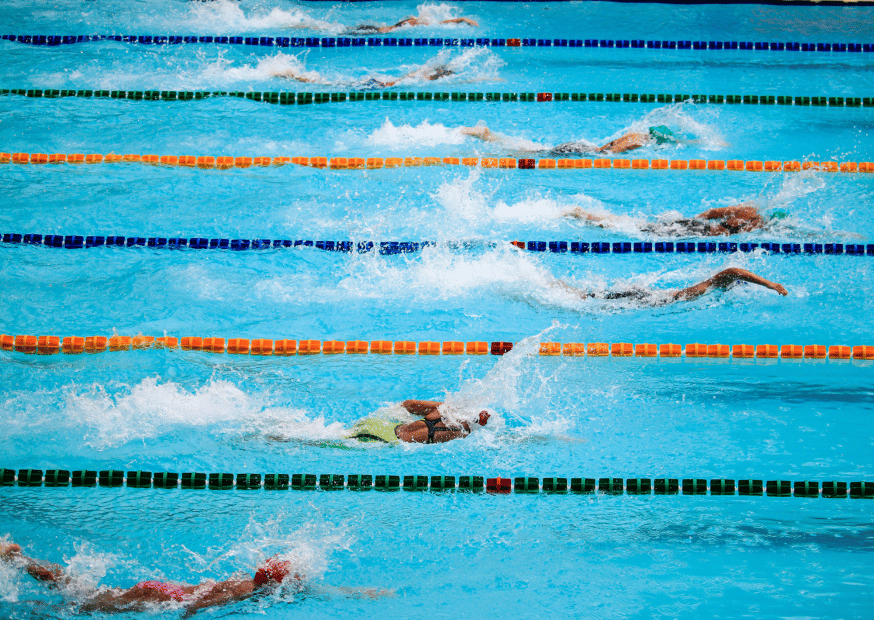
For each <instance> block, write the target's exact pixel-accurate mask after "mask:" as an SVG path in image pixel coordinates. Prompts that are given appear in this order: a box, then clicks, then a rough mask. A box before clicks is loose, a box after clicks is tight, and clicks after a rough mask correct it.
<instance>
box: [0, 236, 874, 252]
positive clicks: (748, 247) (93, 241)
mask: <svg viewBox="0 0 874 620" xmlns="http://www.w3.org/2000/svg"><path fill="white" fill-rule="evenodd" d="M0 240H2V243H5V244H13V245H14V244H25V245H37V246H42V247H48V248H63V249H67V250H80V249H86V248H99V247H114V248H150V249H156V250H184V249H186V248H188V249H191V250H233V251H244V250H268V249H278V248H310V247H312V248H315V249H317V250H324V251H327V252H357V253H359V254H363V253H367V252H371V251H374V250H376V251H378V252H379V253H380V254H386V255H392V254H411V253H415V252H418V251H420V250H422V249H424V248H426V247H429V246H436V245H438V243H437V242H436V241H315V240H311V239H296V240H295V239H209V238H207V237H191V238H186V237H123V236H99V235H93V236H87V237H86V236H80V235H39V234H16V233H5V234H3V235H2V236H0ZM503 243H512V244H513V245H514V246H515V247H517V248H519V249H520V250H526V251H529V252H550V253H553V254H566V253H567V254H651V253H655V254H715V253H722V254H734V253H736V252H743V253H749V252H755V251H757V250H761V251H763V252H767V253H768V254H790V255H793V254H826V255H835V256H837V255H849V256H874V244H872V243H869V244H866V245H863V244H858V243H856V244H853V243H848V244H843V243H768V242H765V243H736V242H731V241H720V242H716V241H698V242H695V241H653V242H650V241H613V242H608V241H593V242H588V241H527V242H525V241H512V242H497V241H446V242H443V244H444V245H445V246H446V247H448V248H450V249H479V248H496V247H498V246H499V245H501V244H503Z"/></svg>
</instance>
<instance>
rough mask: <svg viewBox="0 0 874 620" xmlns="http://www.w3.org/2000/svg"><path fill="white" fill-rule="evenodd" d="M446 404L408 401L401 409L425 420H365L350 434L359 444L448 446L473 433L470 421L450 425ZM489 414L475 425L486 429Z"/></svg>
mask: <svg viewBox="0 0 874 620" xmlns="http://www.w3.org/2000/svg"><path fill="white" fill-rule="evenodd" d="M442 404H443V403H442V402H440V401H437V400H405V401H404V402H402V403H401V407H403V408H404V409H406V410H407V411H408V412H409V413H410V414H412V415H415V416H420V417H421V418H422V419H421V420H416V421H415V422H409V423H404V422H401V421H399V420H385V419H381V418H365V419H363V420H361V421H359V422H357V423H356V424H355V425H354V426H353V427H352V430H351V431H350V432H349V434H348V435H347V438H349V439H358V440H359V441H382V442H385V443H399V442H402V441H403V442H405V443H445V442H447V441H452V440H453V439H462V438H464V437H467V436H468V435H470V433H471V430H472V429H471V426H470V423H468V422H447V421H446V420H444V419H443V416H442V414H441V413H440V406H441V405H442ZM489 417H491V416H489V412H488V411H480V413H479V416H478V418H477V421H476V422H475V424H477V425H479V426H485V425H486V424H487V423H488V421H489Z"/></svg>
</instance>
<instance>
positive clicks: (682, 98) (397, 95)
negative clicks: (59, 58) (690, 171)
mask: <svg viewBox="0 0 874 620" xmlns="http://www.w3.org/2000/svg"><path fill="white" fill-rule="evenodd" d="M0 95H20V96H23V97H31V98H40V97H42V98H45V99H57V98H62V97H84V98H92V97H94V98H98V99H130V100H133V101H200V100H203V99H210V98H215V97H235V98H239V99H248V100H251V101H263V102H265V103H275V104H281V105H292V104H298V105H306V104H318V103H343V102H347V101H349V102H357V101H456V102H461V101H468V102H477V101H483V102H504V103H508V102H529V103H531V102H538V103H549V102H560V101H575V102H585V101H592V102H605V101H606V102H613V103H619V102H625V103H662V104H667V103H687V102H692V103H698V104H703V103H708V104H710V103H713V104H736V105H737V104H742V105H782V106H815V107H829V108H843V107H847V108H860V107H864V108H870V107H874V97H837V96H835V97H828V96H795V95H750V94H748V95H700V94H699V95H695V94H691V95H690V94H669V93H659V94H655V93H547V92H541V93H494V92H492V93H470V92H397V91H383V92H374V91H368V92H350V93H345V92H343V93H299V92H287V91H266V92H262V91H229V92H228V91H199V90H198V91H189V90H127V91H125V90H93V89H79V90H66V89H45V90H42V89H38V88H30V89H26V88H11V89H10V88H4V89H0Z"/></svg>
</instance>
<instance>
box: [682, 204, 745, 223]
mask: <svg viewBox="0 0 874 620" xmlns="http://www.w3.org/2000/svg"><path fill="white" fill-rule="evenodd" d="M730 215H733V216H735V217H740V218H743V219H746V220H751V219H754V218H757V217H758V216H759V211H758V209H756V208H755V207H751V206H749V205H734V206H731V207H717V208H715V209H707V211H704V213H699V214H698V215H696V216H695V217H696V218H697V219H699V220H717V219H722V218H724V217H728V216H730Z"/></svg>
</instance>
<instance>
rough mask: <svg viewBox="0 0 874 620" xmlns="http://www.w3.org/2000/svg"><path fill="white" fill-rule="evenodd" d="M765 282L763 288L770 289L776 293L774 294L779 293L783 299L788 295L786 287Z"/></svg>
mask: <svg viewBox="0 0 874 620" xmlns="http://www.w3.org/2000/svg"><path fill="white" fill-rule="evenodd" d="M766 282H767V284H765V286H766V287H767V288H769V289H771V290H772V291H776V292H778V293H780V294H781V295H782V296H783V297H786V296H787V295H788V294H789V291H787V290H786V287H785V286H783V285H782V284H777V283H776V282H771V281H768V280H766Z"/></svg>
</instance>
